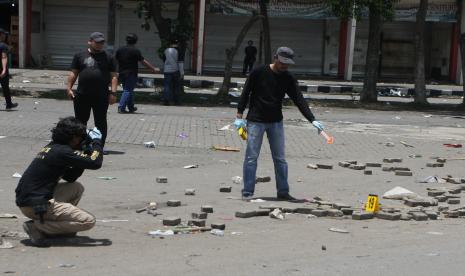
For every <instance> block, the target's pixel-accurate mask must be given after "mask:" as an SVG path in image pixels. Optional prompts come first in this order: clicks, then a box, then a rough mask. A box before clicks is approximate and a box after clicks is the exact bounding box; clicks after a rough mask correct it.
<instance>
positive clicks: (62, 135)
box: [16, 117, 103, 246]
mask: <svg viewBox="0 0 465 276" xmlns="http://www.w3.org/2000/svg"><path fill="white" fill-rule="evenodd" d="M101 139H102V134H101V133H100V131H99V130H98V129H97V128H94V129H92V130H88V131H87V133H86V128H85V126H84V125H83V124H82V123H81V122H80V121H79V120H77V119H76V118H74V117H66V118H63V119H60V121H59V122H58V124H57V125H56V127H55V128H53V129H52V142H51V143H50V144H48V145H47V146H45V147H44V148H43V149H42V150H41V151H40V152H39V153H38V154H37V156H36V157H35V159H34V160H33V161H32V163H31V164H30V165H29V167H28V168H27V169H26V171H25V172H24V174H23V176H22V177H21V179H20V181H19V184H18V187H17V188H16V205H18V207H19V208H20V209H21V212H22V213H23V214H24V215H25V216H26V217H28V218H30V219H32V220H31V221H27V222H25V223H24V224H23V228H24V231H25V232H26V233H27V234H28V235H29V238H30V240H31V242H32V244H34V245H37V246H40V245H44V242H45V240H44V239H45V237H47V236H49V237H51V236H57V235H68V236H69V235H75V234H76V232H79V231H85V230H89V229H91V228H92V227H94V225H95V217H94V216H93V215H92V214H90V213H88V212H86V211H84V210H81V209H79V208H78V207H76V205H77V204H78V202H79V200H80V199H81V196H82V193H83V192H84V187H83V186H82V185H81V184H80V183H79V182H76V180H77V179H78V178H79V177H80V176H81V175H82V173H83V172H84V169H91V170H97V169H99V168H100V167H101V166H102V161H103V154H102V145H101V143H102V142H101ZM60 179H62V180H64V181H60Z"/></svg>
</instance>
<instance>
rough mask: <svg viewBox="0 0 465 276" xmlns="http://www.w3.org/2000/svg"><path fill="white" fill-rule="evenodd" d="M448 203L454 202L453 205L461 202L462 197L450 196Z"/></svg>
mask: <svg viewBox="0 0 465 276" xmlns="http://www.w3.org/2000/svg"><path fill="white" fill-rule="evenodd" d="M447 204H453V205H455V204H460V199H459V198H449V199H448V200H447Z"/></svg>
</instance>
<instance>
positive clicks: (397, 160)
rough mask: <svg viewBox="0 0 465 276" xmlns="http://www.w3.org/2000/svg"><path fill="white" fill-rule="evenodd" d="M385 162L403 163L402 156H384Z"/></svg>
mask: <svg viewBox="0 0 465 276" xmlns="http://www.w3.org/2000/svg"><path fill="white" fill-rule="evenodd" d="M383 162H384V163H401V162H402V158H384V159H383Z"/></svg>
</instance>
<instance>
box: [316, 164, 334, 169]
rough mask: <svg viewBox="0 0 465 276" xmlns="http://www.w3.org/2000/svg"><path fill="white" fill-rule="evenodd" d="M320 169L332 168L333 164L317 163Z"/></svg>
mask: <svg viewBox="0 0 465 276" xmlns="http://www.w3.org/2000/svg"><path fill="white" fill-rule="evenodd" d="M316 166H317V167H318V169H324V170H332V169H333V165H327V164H316Z"/></svg>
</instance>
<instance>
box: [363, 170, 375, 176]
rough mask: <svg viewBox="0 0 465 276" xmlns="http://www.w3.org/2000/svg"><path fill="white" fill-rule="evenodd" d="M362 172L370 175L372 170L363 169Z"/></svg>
mask: <svg viewBox="0 0 465 276" xmlns="http://www.w3.org/2000/svg"><path fill="white" fill-rule="evenodd" d="M363 174H364V175H372V174H373V171H372V170H364V171H363Z"/></svg>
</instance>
